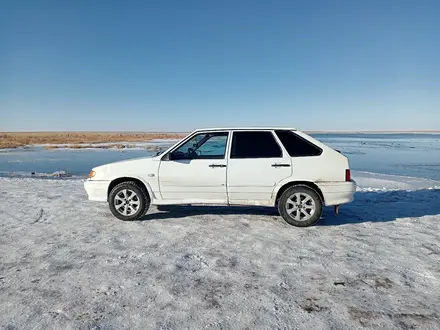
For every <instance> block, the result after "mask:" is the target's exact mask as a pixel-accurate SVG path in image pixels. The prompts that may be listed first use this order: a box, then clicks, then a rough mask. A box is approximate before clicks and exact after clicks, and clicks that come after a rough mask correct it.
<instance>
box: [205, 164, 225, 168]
mask: <svg viewBox="0 0 440 330" xmlns="http://www.w3.org/2000/svg"><path fill="white" fill-rule="evenodd" d="M209 167H212V168H214V167H226V165H223V164H211V165H209Z"/></svg>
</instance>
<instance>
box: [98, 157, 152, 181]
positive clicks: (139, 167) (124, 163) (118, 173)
mask: <svg viewBox="0 0 440 330" xmlns="http://www.w3.org/2000/svg"><path fill="white" fill-rule="evenodd" d="M158 163H159V162H158V161H157V160H156V161H155V160H154V159H153V158H150V157H142V158H134V159H127V160H121V161H117V162H113V163H108V164H104V165H101V166H97V167H95V168H93V170H94V171H95V173H96V174H95V177H94V178H93V180H113V179H114V178H118V177H124V176H134V177H139V176H142V175H143V174H145V173H148V172H149V171H154V169H155V168H156V167H157V166H158Z"/></svg>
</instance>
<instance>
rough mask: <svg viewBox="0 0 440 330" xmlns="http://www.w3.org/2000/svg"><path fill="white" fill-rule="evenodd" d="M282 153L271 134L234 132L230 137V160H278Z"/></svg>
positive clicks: (266, 132)
mask: <svg viewBox="0 0 440 330" xmlns="http://www.w3.org/2000/svg"><path fill="white" fill-rule="evenodd" d="M282 155H283V152H282V150H281V148H280V146H279V145H278V143H277V141H276V140H275V137H274V136H273V134H272V132H269V131H254V132H234V134H233V135H232V148H231V158H232V159H234V158H235V159H243V158H279V157H282Z"/></svg>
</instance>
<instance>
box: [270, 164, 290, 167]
mask: <svg viewBox="0 0 440 330" xmlns="http://www.w3.org/2000/svg"><path fill="white" fill-rule="evenodd" d="M272 167H290V164H272Z"/></svg>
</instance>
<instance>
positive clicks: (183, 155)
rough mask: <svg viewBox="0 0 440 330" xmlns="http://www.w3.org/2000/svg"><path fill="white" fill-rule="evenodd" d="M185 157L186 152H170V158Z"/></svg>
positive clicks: (178, 158)
mask: <svg viewBox="0 0 440 330" xmlns="http://www.w3.org/2000/svg"><path fill="white" fill-rule="evenodd" d="M180 159H185V154H184V153H183V152H171V153H169V154H168V160H180Z"/></svg>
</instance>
